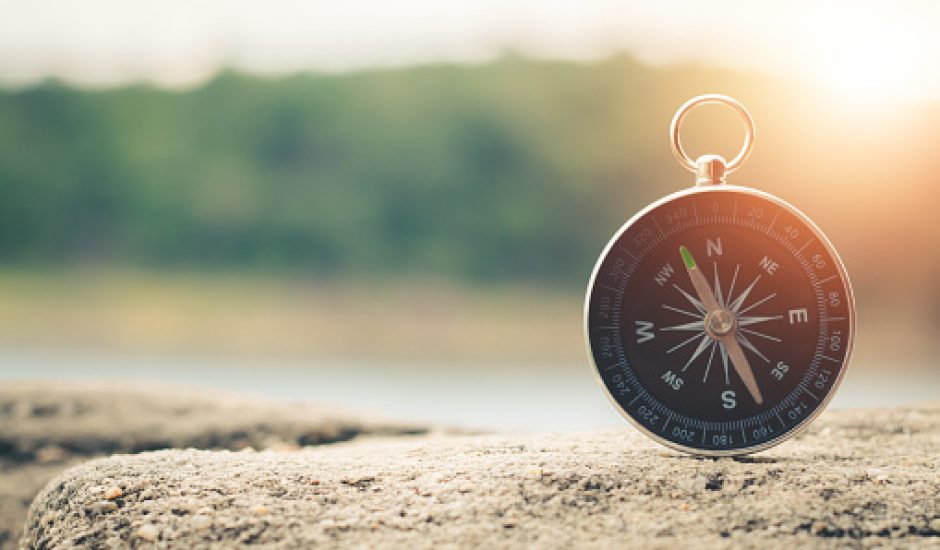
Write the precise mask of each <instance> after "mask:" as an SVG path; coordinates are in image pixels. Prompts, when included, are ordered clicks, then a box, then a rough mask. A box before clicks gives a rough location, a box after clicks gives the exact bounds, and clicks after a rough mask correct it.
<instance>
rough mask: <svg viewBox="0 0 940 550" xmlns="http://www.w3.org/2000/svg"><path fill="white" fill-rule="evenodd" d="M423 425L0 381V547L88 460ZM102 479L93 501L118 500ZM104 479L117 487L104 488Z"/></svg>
mask: <svg viewBox="0 0 940 550" xmlns="http://www.w3.org/2000/svg"><path fill="white" fill-rule="evenodd" d="M426 431H427V427H426V426H420V425H410V424H404V423H401V422H391V421H386V420H383V419H380V418H376V417H373V416H367V415H362V414H359V413H356V412H352V411H342V410H335V409H333V408H325V407H316V406H312V405H299V404H293V403H275V402H271V401H266V400H263V399H258V398H257V397H254V396H251V397H245V396H241V395H234V394H223V393H217V392H205V391H199V390H195V389H192V388H182V387H176V386H166V385H160V384H151V383H147V384H139V385H135V384H103V383H76V382H4V383H3V385H2V386H0V549H2V548H7V547H13V545H14V544H15V542H16V541H17V539H19V537H20V534H21V529H22V525H23V522H24V521H25V520H26V510H27V508H28V506H29V503H30V502H31V501H32V499H33V497H34V496H36V493H38V492H39V490H40V489H41V488H42V487H43V485H45V484H46V482H48V481H49V480H50V479H51V478H52V477H54V476H55V475H56V474H58V473H60V472H61V471H62V470H64V469H65V468H66V467H68V466H71V465H75V464H78V463H80V462H82V461H85V460H88V459H89V458H95V457H99V456H105V455H110V454H113V453H136V452H142V451H149V450H156V449H164V448H188V447H193V448H199V449H233V450H237V449H248V450H251V449H253V448H259V449H263V448H266V447H267V446H269V445H270V446H277V447H278V448H279V449H294V450H296V449H299V448H301V447H303V446H308V445H317V444H325V443H332V442H337V441H344V440H349V439H352V438H355V437H359V436H362V435H399V434H416V433H424V432H426ZM102 485H103V487H102V489H101V493H100V494H99V497H98V498H99V500H103V501H107V499H111V500H114V501H119V500H120V498H121V496H122V495H121V494H120V491H122V489H121V487H120V486H118V484H117V483H116V482H114V481H107V482H105V481H102ZM109 487H113V488H116V489H117V491H118V492H115V491H112V492H110V493H109V494H108V495H105V491H106V490H107V488H109ZM112 504H113V503H112ZM107 507H108V506H105V508H107Z"/></svg>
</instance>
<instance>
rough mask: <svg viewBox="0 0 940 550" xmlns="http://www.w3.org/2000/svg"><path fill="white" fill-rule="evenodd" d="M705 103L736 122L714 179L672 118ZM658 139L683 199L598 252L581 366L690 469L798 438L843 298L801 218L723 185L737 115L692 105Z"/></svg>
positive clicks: (838, 327) (842, 321)
mask: <svg viewBox="0 0 940 550" xmlns="http://www.w3.org/2000/svg"><path fill="white" fill-rule="evenodd" d="M706 103H720V104H723V105H726V106H729V107H731V108H733V109H735V110H736V111H737V112H738V113H739V114H740V115H741V117H742V118H743V119H744V121H745V124H746V128H747V133H746V136H745V143H744V146H743V147H742V149H741V152H740V153H739V154H738V156H737V157H736V158H734V159H733V160H731V162H730V163H728V164H727V165H726V164H725V161H724V159H722V158H721V157H719V156H717V155H705V156H702V157H700V158H698V160H696V161H693V160H692V159H691V158H690V157H689V156H688V155H687V154H686V153H685V151H684V150H683V148H682V143H681V140H680V138H679V131H680V128H681V124H682V120H683V118H684V117H685V115H686V114H688V112H689V111H691V110H692V109H694V108H695V107H697V106H699V105H702V104H706ZM671 136H672V145H673V151H674V152H675V154H676V157H677V158H678V159H679V161H680V162H681V163H682V164H683V165H684V166H686V167H687V168H689V169H690V170H692V171H693V172H695V174H696V182H695V183H696V185H695V187H692V188H690V189H685V190H682V191H679V192H677V193H673V194H672V195H669V196H667V197H664V198H662V199H660V200H659V201H657V202H655V203H653V204H651V205H649V206H647V207H646V208H644V209H643V210H642V211H641V212H639V213H638V214H636V215H635V216H633V218H631V219H630V220H629V221H628V222H627V223H625V224H624V225H623V227H621V228H620V230H619V231H617V233H616V234H615V235H614V236H613V238H612V239H611V240H610V242H609V243H608V244H607V246H606V247H605V248H604V251H603V253H601V256H600V258H599V259H598V261H597V265H596V266H595V268H594V272H593V274H592V275H591V280H590V284H589V286H588V291H587V298H586V303H585V330H586V335H587V340H588V345H589V348H590V355H591V358H592V360H593V364H594V368H595V369H596V372H597V375H598V378H599V380H600V382H601V385H602V386H603V387H604V389H605V390H606V393H607V395H608V397H609V398H610V400H611V402H612V403H613V405H614V407H616V408H617V410H619V411H620V412H621V413H622V414H623V415H624V416H625V417H626V418H627V419H628V420H630V421H631V422H632V423H633V424H634V425H636V427H637V428H639V429H640V430H641V431H642V432H644V433H646V434H647V435H648V436H650V437H651V438H653V439H655V440H656V441H659V442H660V443H663V444H665V445H668V446H670V447H673V448H676V449H679V450H682V451H687V452H690V453H694V454H699V455H710V456H731V455H741V454H746V453H752V452H755V451H760V450H762V449H766V448H768V447H771V446H773V445H776V444H778V443H780V442H782V441H784V440H785V439H787V438H788V437H790V436H792V435H794V434H795V433H797V432H798V431H799V430H800V429H801V428H803V427H805V426H806V425H807V424H808V423H809V422H810V421H811V420H812V419H813V418H815V417H816V415H818V414H819V413H820V412H821V411H822V410H823V408H825V405H826V404H827V403H828V402H829V400H830V399H831V398H832V396H833V394H834V393H835V390H836V388H837V387H838V386H839V382H840V381H841V380H842V377H843V375H844V374H845V370H846V367H847V365H848V359H849V354H850V352H851V350H852V340H853V333H854V326H855V309H854V299H853V296H852V287H851V286H850V284H849V279H848V276H847V275H846V273H845V268H844V267H843V265H842V261H841V260H840V259H839V256H838V254H837V253H836V251H835V249H834V248H833V247H832V244H830V243H829V240H828V239H827V238H826V237H825V235H823V233H822V231H820V229H819V228H818V227H816V225H815V224H814V223H813V222H812V221H811V220H810V219H809V218H807V217H806V216H805V215H804V214H803V213H802V212H800V211H799V210H797V209H796V208H794V207H793V206H791V205H789V204H787V203H786V202H784V201H783V200H781V199H779V198H777V197H774V196H772V195H770V194H768V193H765V192H762V191H758V190H756V189H751V188H748V187H740V186H736V185H728V184H726V183H725V175H726V174H727V173H730V172H732V171H734V170H735V169H736V168H738V167H739V166H740V165H741V163H742V162H743V161H744V160H745V159H746V158H747V156H748V154H749V153H750V150H751V146H752V144H753V136H754V125H753V122H752V121H751V117H750V115H749V114H748V112H747V110H746V109H745V108H744V106H742V105H741V104H740V103H738V102H737V101H735V100H733V99H731V98H729V97H725V96H720V95H707V96H700V97H697V98H694V99H692V100H690V101H689V102H687V103H686V104H685V105H683V106H682V107H680V109H679V111H678V112H677V113H676V116H675V118H674V119H673V121H672V127H671Z"/></svg>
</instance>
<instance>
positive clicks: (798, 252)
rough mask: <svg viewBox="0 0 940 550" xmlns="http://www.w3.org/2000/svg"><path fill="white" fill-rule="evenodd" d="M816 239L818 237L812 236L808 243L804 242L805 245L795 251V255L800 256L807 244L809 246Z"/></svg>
mask: <svg viewBox="0 0 940 550" xmlns="http://www.w3.org/2000/svg"><path fill="white" fill-rule="evenodd" d="M815 240H816V237H812V238H811V239H810V240H808V241H806V244H804V245H803V246H801V247H800V248H799V250H797V251H796V252H794V253H793V255H794V256H799V254H800V252H803V250H804V249H805V248H806V247H807V246H809V243H811V242H813V241H815Z"/></svg>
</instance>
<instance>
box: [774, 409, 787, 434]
mask: <svg viewBox="0 0 940 550" xmlns="http://www.w3.org/2000/svg"><path fill="white" fill-rule="evenodd" d="M774 416H776V417H777V420H779V421H780V425H781V426H782V427H783V429H784V430H785V429H787V424H786V422H784V421H783V418H781V417H780V413H779V412H777V411H774Z"/></svg>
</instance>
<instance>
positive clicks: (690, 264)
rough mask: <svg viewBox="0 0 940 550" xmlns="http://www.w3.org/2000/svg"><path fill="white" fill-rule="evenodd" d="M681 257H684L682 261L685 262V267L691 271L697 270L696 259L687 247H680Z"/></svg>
mask: <svg viewBox="0 0 940 550" xmlns="http://www.w3.org/2000/svg"><path fill="white" fill-rule="evenodd" d="M679 255H680V256H682V261H683V262H685V266H686V267H687V268H689V269H695V258H693V257H692V253H691V252H689V249H688V248H686V247H685V246H680V247H679Z"/></svg>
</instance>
